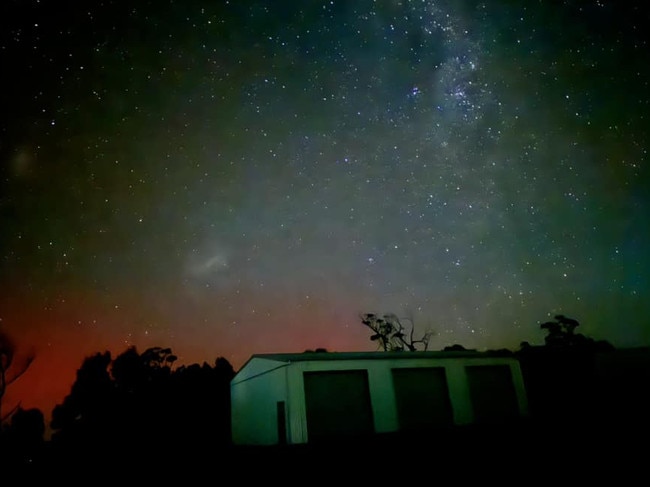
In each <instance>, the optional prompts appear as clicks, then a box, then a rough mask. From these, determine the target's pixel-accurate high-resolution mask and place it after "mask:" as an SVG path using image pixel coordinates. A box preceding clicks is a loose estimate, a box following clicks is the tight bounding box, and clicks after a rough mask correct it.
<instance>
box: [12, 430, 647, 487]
mask: <svg viewBox="0 0 650 487" xmlns="http://www.w3.org/2000/svg"><path fill="white" fill-rule="evenodd" d="M648 432H650V430H649V429H648V428H647V427H645V426H644V427H634V426H630V425H626V426H622V425H618V426H617V425H611V424H609V425H607V426H606V427H604V426H603V425H586V424H582V425H578V424H532V423H521V424H518V425H513V426H509V427H498V428H496V427H483V428H478V427H467V428H455V429H453V430H448V431H440V430H439V431H436V432H429V433H427V434H426V435H386V436H374V437H372V438H368V439H354V440H351V439H350V440H348V441H337V442H334V443H331V444H321V445H298V446H285V447H234V446H226V447H223V446H222V447H216V446H214V445H209V444H204V445H196V444H188V445H178V444H176V445H174V444H170V445H165V444H147V445H130V444H128V442H125V443H124V444H121V445H103V446H102V447H101V448H98V447H92V448H91V447H88V448H83V447H81V448H63V447H61V446H56V445H54V444H50V443H47V444H45V445H44V448H43V449H42V450H40V451H39V452H37V453H36V454H34V455H33V456H32V457H31V458H24V459H23V461H18V462H17V461H15V460H14V461H12V462H11V464H5V465H4V466H3V467H2V469H1V470H0V471H2V472H3V474H2V477H0V485H2V486H3V487H4V486H11V485H16V486H18V485H21V486H22V485H44V483H45V482H47V483H51V482H55V481H56V482H59V481H60V482H62V483H63V484H67V485H109V484H111V485H116V484H124V483H128V484H129V485H131V484H133V485H135V483H142V484H153V483H156V484H158V483H160V484H162V485H170V484H171V483H174V484H177V485H188V486H189V485H216V484H222V485H223V484H229V485H237V484H242V483H245V482H248V481H263V482H265V483H271V484H275V483H277V482H282V483H288V484H292V483H298V482H299V483H304V482H316V483H318V484H320V483H321V482H324V481H327V482H337V483H339V482H347V481H356V480H357V479H358V480H360V481H361V480H363V481H364V483H365V482H374V483H380V484H382V485H383V484H384V483H391V482H393V481H395V482H400V483H403V482H411V481H413V482H418V481H420V480H423V481H427V482H429V481H435V480H436V479H438V480H442V479H446V480H454V481H457V482H461V483H463V482H468V481H480V482H489V483H490V484H493V482H495V481H496V482H499V483H502V484H504V483H505V484H541V483H542V482H543V483H553V484H557V485H564V484H566V483H568V482H592V481H598V482H599V483H600V482H601V481H602V480H604V479H611V480H613V481H616V485H632V482H634V483H635V484H636V483H638V480H636V479H637V477H638V475H639V474H641V473H643V476H644V477H645V470H646V468H647V466H648V463H650V460H649V459H648V453H650V449H649V448H648V446H649V444H650V442H649V438H650V436H649V435H648ZM6 458H7V457H4V459H5V460H6ZM5 463H6V462H5ZM63 484H62V485H63Z"/></svg>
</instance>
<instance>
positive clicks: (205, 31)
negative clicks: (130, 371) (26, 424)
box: [0, 0, 650, 413]
mask: <svg viewBox="0 0 650 487" xmlns="http://www.w3.org/2000/svg"><path fill="white" fill-rule="evenodd" d="M644 4H645V2H635V1H630V2H621V1H619V2H615V1H613V0H601V1H565V2H561V1H548V0H547V1H533V0H519V1H516V0H511V1H505V0H503V1H491V2H477V1H461V0H447V1H415V0H413V1H407V0H402V1H397V0H378V1H370V0H354V1H353V0H347V1H344V0H335V1H302V2H299V1H288V0H268V1H243V0H242V1H234V0H233V1H230V2H228V1H223V0H221V1H216V0H215V1H208V0H203V1H199V0H183V1H181V0H177V1H171V0H155V1H154V0H149V1H140V2H127V1H118V0H113V1H111V0H108V1H101V2H98V1H86V2H79V1H76V0H74V1H73V0H56V1H55V0H40V1H38V0H3V1H2V2H1V6H0V27H1V29H0V66H1V69H2V80H3V88H1V91H0V110H1V118H0V164H1V179H0V235H1V238H0V272H1V274H0V277H1V279H0V319H1V320H2V321H1V322H0V326H1V327H2V328H3V329H4V330H6V331H7V332H8V333H10V334H11V335H12V336H14V337H15V338H16V340H17V341H18V343H19V345H20V351H21V353H28V352H29V351H34V352H35V353H36V356H37V358H36V361H35V362H34V364H33V365H32V368H31V369H30V371H29V372H28V373H27V374H26V375H25V376H24V377H23V378H22V379H21V381H20V382H17V383H16V384H14V386H12V388H13V390H12V391H11V394H12V396H11V397H10V398H9V399H8V401H9V403H11V402H12V401H14V400H15V399H22V400H23V404H24V406H25V407H29V406H37V407H41V408H43V410H44V411H45V412H46V413H49V411H50V410H51V408H52V407H53V405H54V404H55V403H57V402H61V401H62V399H63V397H64V396H65V394H66V393H67V392H68V391H69V387H70V384H71V383H72V381H73V380H74V375H75V371H76V369H77V368H78V367H79V366H80V365H81V361H82V359H83V357H85V356H87V355H90V354H92V353H95V352H99V351H104V350H111V351H112V352H113V353H114V354H117V353H120V352H122V351H124V350H125V349H126V347H127V346H129V345H136V346H137V347H138V349H140V350H144V349H145V348H146V347H149V346H155V345H156V346H164V347H171V348H172V349H173V350H174V352H176V353H177V354H178V355H179V363H184V364H190V363H194V362H199V363H201V362H203V361H204V360H205V361H208V362H210V363H213V361H214V359H215V358H216V357H218V356H224V357H225V358H227V359H228V360H229V361H230V362H231V364H232V365H233V366H234V367H235V368H238V367H239V366H241V365H242V364H243V362H244V361H245V360H246V359H247V358H248V357H249V356H250V355H251V354H253V353H263V352H300V351H303V350H305V349H313V348H317V347H324V348H327V349H328V350H331V351H350V350H374V349H375V347H374V343H373V342H371V341H370V340H369V336H370V332H369V330H368V329H366V328H364V327H363V326H362V324H361V322H360V319H359V315H360V313H363V312H375V313H387V312H392V313H396V314H397V315H399V316H410V317H412V318H413V319H414V321H415V323H416V326H417V328H418V329H419V330H422V331H425V330H427V329H431V330H433V331H434V332H435V336H434V337H433V339H432V341H431V345H430V349H441V348H443V347H445V346H447V345H452V344H456V343H458V344H462V345H464V346H466V347H468V348H478V349H488V348H511V349H516V348H518V347H519V344H520V342H521V341H523V340H526V341H529V342H531V343H533V344H541V343H543V333H542V331H541V330H540V329H539V324H540V323H541V322H543V321H546V320H548V319H549V318H551V317H552V316H553V315H554V314H556V313H563V314H566V315H567V316H570V317H572V318H574V319H577V320H579V321H580V323H581V326H580V328H579V329H578V331H580V332H582V333H584V334H586V335H588V336H590V337H593V338H595V339H605V340H608V341H609V342H611V343H612V344H614V345H615V346H617V347H626V346H637V345H650V318H649V316H650V300H649V299H648V293H649V291H650V260H649V252H648V249H649V248H650V223H649V222H648V216H649V215H650V191H649V190H650V177H649V176H650V170H649V168H648V162H649V161H648V135H649V134H648V132H649V119H648V117H649V115H648V110H649V109H650V94H649V93H650V86H649V79H650V78H649V70H648V59H649V57H648V49H649V47H650V46H649V45H648V34H647V33H646V32H647V30H648V24H650V22H649V17H648V12H647V10H646V9H647V7H645V6H643V7H640V6H642V5H644ZM8 405H10V404H8Z"/></svg>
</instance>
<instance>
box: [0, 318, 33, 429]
mask: <svg viewBox="0 0 650 487" xmlns="http://www.w3.org/2000/svg"><path fill="white" fill-rule="evenodd" d="M16 352H17V349H16V345H15V343H14V341H13V340H12V339H11V337H10V336H9V335H8V334H7V333H5V332H3V331H1V330H0V426H1V425H2V423H3V422H4V421H6V420H7V419H8V418H9V417H10V416H11V415H12V414H13V413H14V412H16V411H17V410H18V408H19V407H20V403H18V404H17V405H15V406H14V407H13V408H12V409H10V410H9V411H8V412H3V409H2V400H3V399H4V395H5V393H6V392H7V387H8V386H9V385H11V384H12V383H13V382H15V381H16V380H18V379H19V378H20V377H21V376H22V375H23V374H24V373H25V372H26V371H27V369H28V368H29V366H30V365H31V364H32V362H33V361H34V358H35V355H34V354H33V353H30V354H28V355H27V356H26V357H25V358H23V359H22V360H21V361H20V362H16V359H17V355H16Z"/></svg>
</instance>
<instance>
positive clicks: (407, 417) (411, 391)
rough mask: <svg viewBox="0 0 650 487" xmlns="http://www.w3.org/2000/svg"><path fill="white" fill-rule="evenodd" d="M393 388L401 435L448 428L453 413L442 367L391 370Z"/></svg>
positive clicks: (451, 422)
mask: <svg viewBox="0 0 650 487" xmlns="http://www.w3.org/2000/svg"><path fill="white" fill-rule="evenodd" d="M392 374H393V387H394V388H395V401H396V403H397V415H398V418H399V427H400V430H401V431H410V432H416V431H422V430H431V429H434V428H439V427H444V426H451V425H452V424H453V422H454V413H453V410H452V407H451V401H450V399H449V388H448V386H447V377H446V374H445V368H444V367H426V368H417V369H410V368H403V369H402V368H399V369H393V370H392Z"/></svg>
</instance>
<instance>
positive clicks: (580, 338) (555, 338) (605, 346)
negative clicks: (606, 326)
mask: <svg viewBox="0 0 650 487" xmlns="http://www.w3.org/2000/svg"><path fill="white" fill-rule="evenodd" d="M554 318H555V321H546V322H544V323H542V324H541V325H539V327H540V328H541V329H542V330H546V337H544V342H545V344H546V346H547V347H549V348H553V349H576V348H580V349H588V348H594V349H601V350H609V349H612V348H613V347H612V345H611V344H609V343H608V342H606V341H596V340H594V339H592V338H589V337H586V336H584V335H582V334H581V333H576V332H575V329H576V328H577V327H578V326H580V322H579V321H578V320H575V319H573V318H569V317H567V316H564V315H555V317H554Z"/></svg>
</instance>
